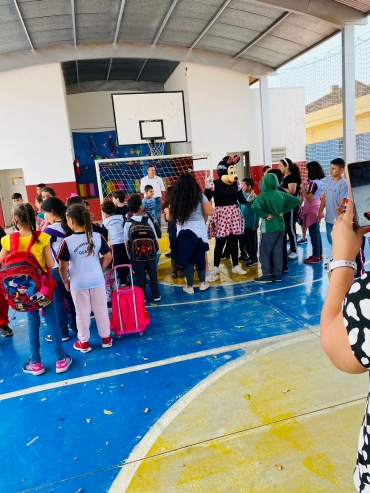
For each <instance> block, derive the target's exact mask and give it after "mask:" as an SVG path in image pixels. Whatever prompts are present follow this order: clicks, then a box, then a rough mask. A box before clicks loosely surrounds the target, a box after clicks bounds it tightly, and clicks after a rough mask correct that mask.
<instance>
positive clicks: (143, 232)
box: [123, 194, 161, 301]
mask: <svg viewBox="0 0 370 493" xmlns="http://www.w3.org/2000/svg"><path fill="white" fill-rule="evenodd" d="M127 207H128V208H129V210H130V212H132V217H131V218H130V219H128V220H127V221H126V224H125V226H124V229H123V235H124V241H125V245H126V246H127V253H128V256H129V257H130V259H131V263H132V268H133V270H134V271H135V274H136V281H137V285H138V286H139V288H141V289H142V290H143V292H144V295H145V286H146V278H145V272H147V274H148V276H149V279H150V287H151V289H152V295H153V300H154V301H161V295H160V293H159V287H158V279H157V267H156V253H157V252H158V251H159V245H158V237H157V234H156V232H155V229H154V224H153V222H152V221H151V220H150V219H149V218H148V217H146V216H143V206H142V202H141V198H140V195H139V194H133V195H131V197H130V198H129V200H128V202H127Z"/></svg>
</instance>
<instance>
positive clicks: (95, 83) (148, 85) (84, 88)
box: [66, 80, 164, 130]
mask: <svg viewBox="0 0 370 493" xmlns="http://www.w3.org/2000/svg"><path fill="white" fill-rule="evenodd" d="M66 91H67V94H79V93H81V92H100V91H133V92H163V91H164V85H163V83H162V82H149V81H145V80H144V81H140V82H135V81H134V80H110V81H109V82H106V81H105V80H92V81H88V82H81V83H80V84H66ZM72 130H81V129H78V128H73V129H72Z"/></svg>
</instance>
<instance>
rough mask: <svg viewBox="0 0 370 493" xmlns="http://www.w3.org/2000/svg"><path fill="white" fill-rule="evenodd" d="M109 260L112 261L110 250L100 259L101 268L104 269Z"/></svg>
mask: <svg viewBox="0 0 370 493" xmlns="http://www.w3.org/2000/svg"><path fill="white" fill-rule="evenodd" d="M111 262H112V253H111V252H108V253H105V254H104V255H103V258H102V259H101V268H102V270H105V269H106V268H107V267H108V265H109V264H110V263H111ZM59 269H60V267H59Z"/></svg>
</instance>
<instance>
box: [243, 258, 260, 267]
mask: <svg viewBox="0 0 370 493" xmlns="http://www.w3.org/2000/svg"><path fill="white" fill-rule="evenodd" d="M245 265H246V266H247V267H253V266H254V265H258V260H257V259H256V260H247V261H246V263H245Z"/></svg>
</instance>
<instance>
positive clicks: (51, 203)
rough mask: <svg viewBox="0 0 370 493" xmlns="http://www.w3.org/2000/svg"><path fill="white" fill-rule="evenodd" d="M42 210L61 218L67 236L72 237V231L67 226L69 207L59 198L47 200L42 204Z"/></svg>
mask: <svg viewBox="0 0 370 493" xmlns="http://www.w3.org/2000/svg"><path fill="white" fill-rule="evenodd" d="M41 210H42V211H44V212H52V213H54V214H56V215H57V216H59V217H60V218H61V220H62V228H63V229H64V231H65V233H66V236H70V235H71V234H72V231H71V230H70V229H69V227H68V224H67V217H66V212H67V207H66V206H65V205H64V204H63V202H62V201H61V200H60V199H58V198H57V197H49V198H48V199H45V200H44V201H43V202H42V204H41Z"/></svg>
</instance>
